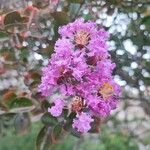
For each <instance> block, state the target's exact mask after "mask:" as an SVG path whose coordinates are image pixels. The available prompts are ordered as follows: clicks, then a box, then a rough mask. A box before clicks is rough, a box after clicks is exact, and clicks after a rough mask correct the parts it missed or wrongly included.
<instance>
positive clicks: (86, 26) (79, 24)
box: [39, 19, 120, 133]
mask: <svg viewBox="0 0 150 150" xmlns="http://www.w3.org/2000/svg"><path fill="white" fill-rule="evenodd" d="M59 34H60V35H61V37H60V38H59V39H58V40H57V42H56V44H55V48H54V53H53V54H52V56H51V58H50V61H49V64H48V65H47V66H46V67H45V68H44V69H43V76H42V81H41V84H40V86H39V90H40V92H41V93H42V95H44V96H50V95H52V94H53V93H54V92H58V93H59V94H60V96H61V97H62V99H63V100H60V99H59V100H58V99H56V101H55V100H54V103H55V106H52V107H51V108H49V110H48V111H49V112H50V113H51V115H53V116H55V117H59V116H60V115H61V113H62V111H63V109H66V108H67V109H69V110H70V111H69V112H75V113H76V118H74V120H73V123H72V127H73V128H75V129H77V131H79V132H81V133H85V132H88V131H89V130H90V129H91V122H93V121H94V119H93V118H94V117H95V116H96V117H99V118H102V117H107V116H108V115H109V114H110V112H111V110H113V109H115V108H116V105H117V102H118V97H119V93H120V87H119V85H118V84H116V83H115V82H114V80H113V76H112V72H113V69H114V68H115V64H114V63H112V62H111V59H110V55H109V53H108V48H109V47H108V45H107V40H108V37H109V36H108V33H107V32H106V31H105V30H104V29H102V28H100V29H99V28H98V27H97V25H96V24H95V23H94V22H91V21H89V22H84V20H83V19H78V20H76V21H75V22H73V23H69V24H68V25H65V26H62V27H61V28H59Z"/></svg>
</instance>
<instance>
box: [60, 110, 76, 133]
mask: <svg viewBox="0 0 150 150" xmlns="http://www.w3.org/2000/svg"><path fill="white" fill-rule="evenodd" d="M75 117H76V113H74V112H72V113H71V114H70V115H69V117H68V118H67V120H66V123H65V124H64V126H63V129H64V130H66V131H69V130H71V129H72V122H73V119H74V118H75Z"/></svg>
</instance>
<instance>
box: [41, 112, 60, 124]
mask: <svg viewBox="0 0 150 150" xmlns="http://www.w3.org/2000/svg"><path fill="white" fill-rule="evenodd" d="M41 119H42V122H43V123H44V124H46V125H50V126H55V125H56V124H57V123H58V121H57V119H56V118H55V117H53V116H52V115H50V113H45V114H44V115H43V116H42V118H41Z"/></svg>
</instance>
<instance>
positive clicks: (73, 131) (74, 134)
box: [71, 129, 82, 138]
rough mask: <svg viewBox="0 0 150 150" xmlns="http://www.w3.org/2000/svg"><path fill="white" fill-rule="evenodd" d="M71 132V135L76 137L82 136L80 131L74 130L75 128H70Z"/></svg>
mask: <svg viewBox="0 0 150 150" xmlns="http://www.w3.org/2000/svg"><path fill="white" fill-rule="evenodd" d="M71 134H72V135H73V136H75V137H77V138H81V136H82V133H80V132H78V131H77V130H75V129H72V130H71Z"/></svg>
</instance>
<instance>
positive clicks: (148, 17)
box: [141, 16, 150, 26]
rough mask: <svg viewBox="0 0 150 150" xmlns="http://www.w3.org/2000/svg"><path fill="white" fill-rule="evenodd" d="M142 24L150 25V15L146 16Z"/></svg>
mask: <svg viewBox="0 0 150 150" xmlns="http://www.w3.org/2000/svg"><path fill="white" fill-rule="evenodd" d="M141 23H142V24H145V25H146V26H150V16H146V17H144V18H143V19H142V21H141Z"/></svg>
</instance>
